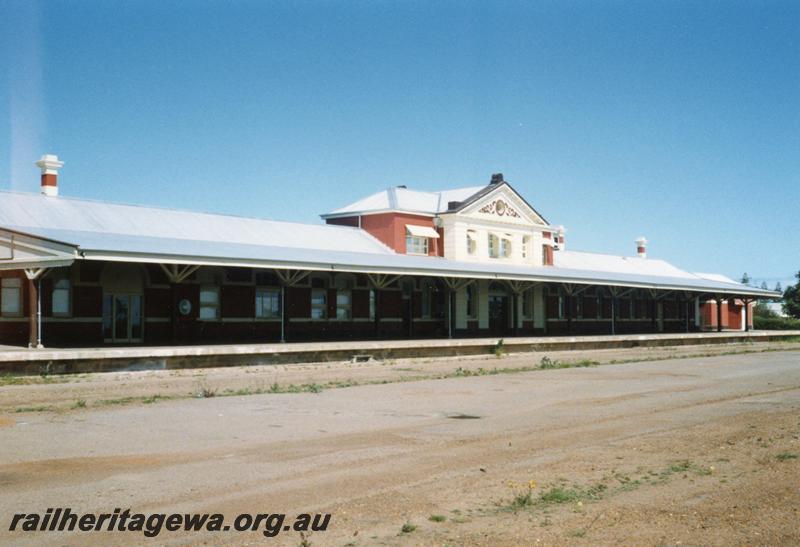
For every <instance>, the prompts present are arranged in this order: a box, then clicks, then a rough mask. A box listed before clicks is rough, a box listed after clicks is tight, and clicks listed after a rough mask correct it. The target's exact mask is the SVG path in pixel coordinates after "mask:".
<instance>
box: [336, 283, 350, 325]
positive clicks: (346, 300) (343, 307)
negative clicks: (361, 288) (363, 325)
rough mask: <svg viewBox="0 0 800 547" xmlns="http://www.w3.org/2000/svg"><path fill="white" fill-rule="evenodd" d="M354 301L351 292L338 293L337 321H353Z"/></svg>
mask: <svg viewBox="0 0 800 547" xmlns="http://www.w3.org/2000/svg"><path fill="white" fill-rule="evenodd" d="M352 317H353V299H352V293H351V292H350V291H349V290H342V289H338V290H337V291H336V319H352Z"/></svg>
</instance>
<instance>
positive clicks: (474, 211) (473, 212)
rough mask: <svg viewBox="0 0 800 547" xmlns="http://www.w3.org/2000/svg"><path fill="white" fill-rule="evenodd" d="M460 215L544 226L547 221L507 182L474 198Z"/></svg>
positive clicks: (492, 220) (485, 219)
mask: <svg viewBox="0 0 800 547" xmlns="http://www.w3.org/2000/svg"><path fill="white" fill-rule="evenodd" d="M458 214H460V215H464V216H468V217H470V218H475V219H481V220H484V221H490V222H502V223H510V224H518V225H528V226H529V225H539V226H546V225H547V222H546V221H545V220H544V219H543V218H542V216H541V215H539V213H537V212H536V211H535V210H534V209H533V208H532V207H531V206H530V205H528V204H527V203H526V202H525V200H524V199H522V197H521V196H520V195H519V194H517V192H516V191H514V189H513V188H511V187H510V186H508V185H507V184H503V185H500V186H499V187H498V188H497V189H495V190H493V191H491V192H489V193H487V194H486V195H484V196H482V197H480V198H479V199H477V200H475V202H474V203H471V204H469V205H468V206H467V207H465V208H464V209H462V210H461V211H459V213H458Z"/></svg>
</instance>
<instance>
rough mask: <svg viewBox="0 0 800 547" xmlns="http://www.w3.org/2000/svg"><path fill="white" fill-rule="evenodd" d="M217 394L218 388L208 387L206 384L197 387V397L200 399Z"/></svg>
mask: <svg viewBox="0 0 800 547" xmlns="http://www.w3.org/2000/svg"><path fill="white" fill-rule="evenodd" d="M216 396H217V390H216V389H214V388H211V387H208V386H207V385H205V384H200V386H199V387H198V388H197V398H198V399H210V398H211V397H216Z"/></svg>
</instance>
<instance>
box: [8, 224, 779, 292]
mask: <svg viewBox="0 0 800 547" xmlns="http://www.w3.org/2000/svg"><path fill="white" fill-rule="evenodd" d="M5 228H6V229H9V230H12V231H15V232H17V233H21V234H27V235H29V236H32V237H36V238H41V239H43V240H48V241H52V242H57V243H60V244H63V245H68V246H72V247H74V249H75V253H76V258H79V259H84V260H112V261H125V262H152V263H162V264H194V265H209V266H212V265H216V266H245V267H255V268H277V269H304V270H316V271H331V272H352V273H385V274H395V275H429V276H437V277H464V278H476V279H498V280H518V281H531V282H547V283H573V284H579V285H580V284H583V285H603V286H620V287H636V288H650V289H659V290H685V291H692V292H703V293H715V294H730V295H736V296H754V297H774V296H776V295H777V293H775V292H773V291H765V290H762V289H757V288H753V287H748V286H745V285H741V284H739V283H727V282H722V281H716V280H711V279H707V278H703V277H700V276H697V275H692V274H689V273H687V272H682V271H681V273H683V274H684V275H682V276H680V277H679V276H671V275H642V274H635V273H625V272H610V271H601V270H586V269H575V268H564V267H553V266H542V267H530V266H524V265H515V264H508V263H505V264H504V263H501V262H492V263H480V262H464V261H455V260H449V259H444V258H440V257H419V256H411V255H402V254H396V253H384V252H380V253H374V252H352V251H341V250H323V249H313V248H298V247H282V246H278V245H254V244H245V243H233V242H224V241H207V240H202V239H178V238H165V237H151V236H142V235H130V234H118V233H102V232H91V231H76V230H61V229H48V228H31V227H14V226H8V227H5ZM9 267H10V264H8V263H6V265H5V267H4V266H3V265H2V263H0V268H4V269H8V268H9ZM675 270H676V271H679V270H677V269H675Z"/></svg>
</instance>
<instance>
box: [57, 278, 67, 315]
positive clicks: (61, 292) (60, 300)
mask: <svg viewBox="0 0 800 547" xmlns="http://www.w3.org/2000/svg"><path fill="white" fill-rule="evenodd" d="M69 314H70V284H69V279H67V278H64V277H62V278H61V279H56V280H55V281H54V282H53V315H54V316H61V317H64V316H68V315H69Z"/></svg>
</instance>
